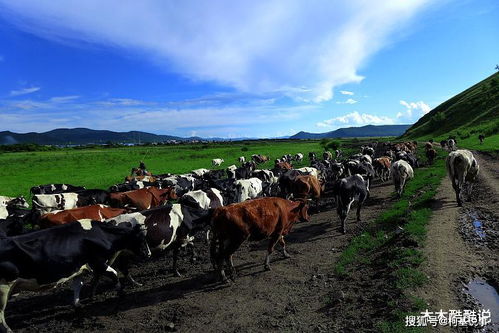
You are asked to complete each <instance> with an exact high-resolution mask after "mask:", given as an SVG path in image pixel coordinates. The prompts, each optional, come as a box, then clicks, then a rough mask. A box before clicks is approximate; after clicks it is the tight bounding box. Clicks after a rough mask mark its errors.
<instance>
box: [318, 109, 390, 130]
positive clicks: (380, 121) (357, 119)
mask: <svg viewBox="0 0 499 333" xmlns="http://www.w3.org/2000/svg"><path fill="white" fill-rule="evenodd" d="M394 123H395V121H394V120H393V119H392V118H390V117H385V116H375V115H372V114H368V113H362V114H360V113H359V112H357V111H354V112H352V113H348V114H346V115H344V116H339V117H335V118H331V119H327V120H324V121H321V122H318V123H317V124H316V126H317V127H326V128H334V127H339V126H341V125H388V124H394Z"/></svg>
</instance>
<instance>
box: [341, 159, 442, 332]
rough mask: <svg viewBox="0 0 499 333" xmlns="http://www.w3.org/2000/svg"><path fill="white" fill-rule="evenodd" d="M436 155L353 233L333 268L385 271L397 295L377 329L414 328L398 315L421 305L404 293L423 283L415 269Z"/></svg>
mask: <svg viewBox="0 0 499 333" xmlns="http://www.w3.org/2000/svg"><path fill="white" fill-rule="evenodd" d="M439 154H440V157H439V158H438V159H437V160H436V161H435V163H434V164H433V165H432V166H429V167H425V168H419V169H416V170H415V174H414V179H412V180H410V181H409V182H408V183H407V186H406V188H405V191H404V193H403V195H402V197H401V198H400V199H399V201H397V202H395V203H394V204H393V205H392V206H391V207H390V208H389V209H388V210H386V211H384V212H383V213H382V214H381V215H380V216H379V217H378V218H377V219H376V220H375V221H374V222H372V223H371V224H370V225H368V227H367V228H366V231H364V232H363V233H362V234H360V235H358V236H355V237H354V238H353V239H352V240H351V242H350V244H349V245H348V246H347V248H346V249H345V250H344V251H343V252H342V254H341V256H340V258H339V260H338V262H337V263H336V264H335V266H334V272H335V274H337V275H339V276H340V278H343V279H348V275H349V274H352V273H353V272H354V270H355V266H356V265H362V264H368V265H372V266H373V267H383V269H388V273H387V274H388V276H387V278H386V279H384V281H386V282H384V283H386V286H385V287H386V289H387V290H392V289H393V290H395V291H396V292H395V293H394V294H395V295H397V297H398V299H397V300H396V301H387V303H386V304H383V305H384V306H386V307H387V308H388V309H389V312H390V313H389V314H387V317H388V319H387V318H384V319H383V320H380V321H379V322H378V323H377V325H376V329H377V330H379V331H381V332H408V331H409V332H410V331H418V330H410V329H408V327H405V322H404V319H405V316H406V315H409V314H412V315H414V314H416V313H417V312H418V311H421V310H422V309H423V307H424V306H425V302H424V300H422V299H419V298H416V297H413V296H411V295H409V291H410V290H411V289H412V288H416V287H419V286H422V285H424V284H425V283H428V279H427V277H426V276H425V275H424V274H423V273H422V272H421V271H420V270H419V267H420V265H421V263H422V262H423V261H424V258H423V255H422V252H421V248H422V246H423V245H424V240H425V238H426V225H427V223H428V221H429V218H430V217H431V215H432V210H431V204H432V200H433V197H434V196H435V194H436V191H437V188H438V186H439V185H440V183H441V181H442V179H443V177H444V176H445V174H446V171H445V167H444V165H445V158H444V154H443V152H441V151H439ZM383 305H381V304H380V306H383Z"/></svg>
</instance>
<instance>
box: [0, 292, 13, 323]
mask: <svg viewBox="0 0 499 333" xmlns="http://www.w3.org/2000/svg"><path fill="white" fill-rule="evenodd" d="M10 287H11V285H10V284H0V332H12V330H11V329H10V327H9V326H8V325H7V323H6V322H5V307H6V306H7V301H8V300H9V291H10Z"/></svg>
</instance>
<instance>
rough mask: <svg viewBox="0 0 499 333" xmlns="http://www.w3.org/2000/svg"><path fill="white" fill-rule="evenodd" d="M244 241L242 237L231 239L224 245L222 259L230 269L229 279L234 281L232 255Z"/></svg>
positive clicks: (234, 271)
mask: <svg viewBox="0 0 499 333" xmlns="http://www.w3.org/2000/svg"><path fill="white" fill-rule="evenodd" d="M243 242H244V238H238V239H233V240H231V241H229V243H228V244H227V245H226V246H225V247H224V251H223V256H222V257H223V259H224V261H225V263H226V264H227V267H228V268H229V269H230V279H231V280H232V281H234V282H235V281H236V269H235V268H234V263H233V262H232V255H233V254H234V252H236V251H237V249H238V248H239V247H240V246H241V244H242V243H243Z"/></svg>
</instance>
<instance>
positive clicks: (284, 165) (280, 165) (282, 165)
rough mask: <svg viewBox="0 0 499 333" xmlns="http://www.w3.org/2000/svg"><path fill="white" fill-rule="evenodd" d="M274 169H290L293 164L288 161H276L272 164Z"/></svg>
mask: <svg viewBox="0 0 499 333" xmlns="http://www.w3.org/2000/svg"><path fill="white" fill-rule="evenodd" d="M274 168H275V169H283V170H291V169H293V166H292V165H291V164H290V163H288V162H278V163H275V164H274Z"/></svg>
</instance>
